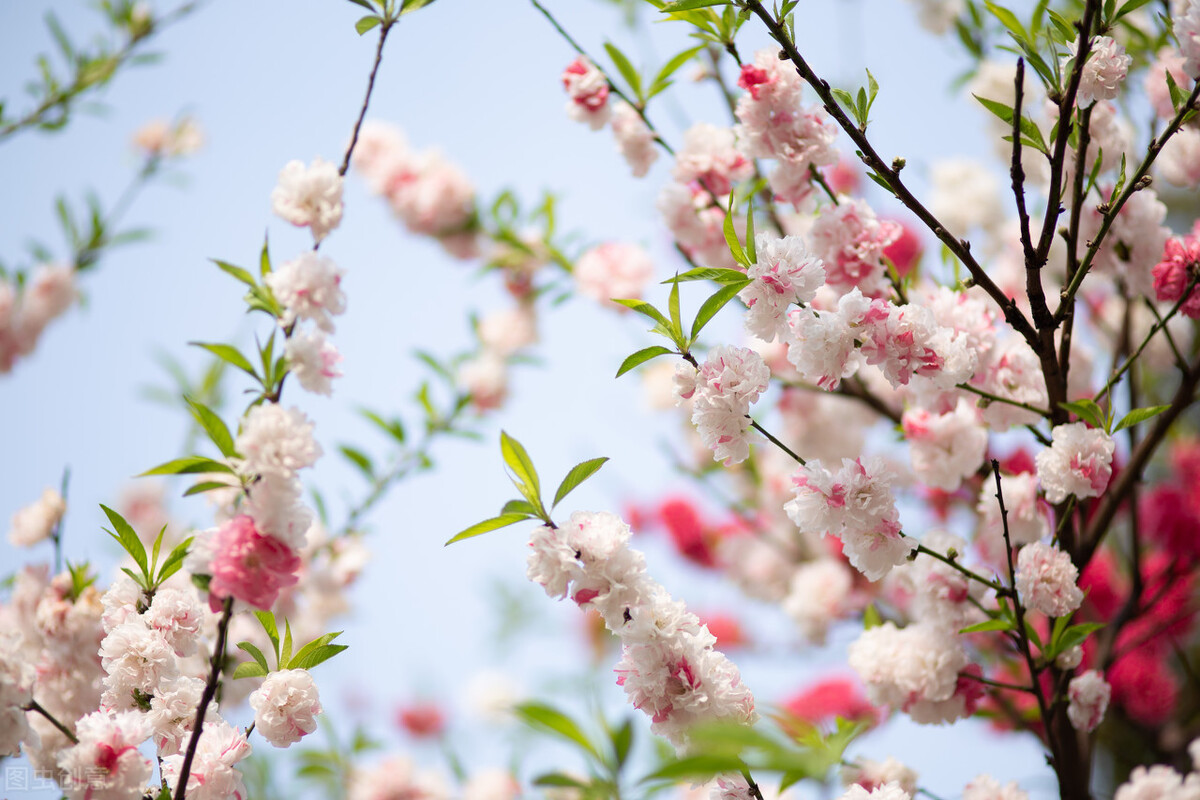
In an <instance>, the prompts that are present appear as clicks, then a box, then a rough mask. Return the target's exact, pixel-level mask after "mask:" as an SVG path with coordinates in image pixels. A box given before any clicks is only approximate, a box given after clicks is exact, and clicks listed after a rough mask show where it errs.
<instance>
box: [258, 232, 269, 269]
mask: <svg viewBox="0 0 1200 800" xmlns="http://www.w3.org/2000/svg"><path fill="white" fill-rule="evenodd" d="M270 244H271V240H270V238H269V237H268V236H267V235H266V234H263V246H262V250H260V251H259V252H258V271H259V274H261V275H262V277H264V278H265V277H267V276H268V275H270V274H271V248H270Z"/></svg>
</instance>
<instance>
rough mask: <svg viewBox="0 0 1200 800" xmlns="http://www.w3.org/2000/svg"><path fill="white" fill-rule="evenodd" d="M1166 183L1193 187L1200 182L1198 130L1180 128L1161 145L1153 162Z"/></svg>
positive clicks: (1199, 132) (1199, 140)
mask: <svg viewBox="0 0 1200 800" xmlns="http://www.w3.org/2000/svg"><path fill="white" fill-rule="evenodd" d="M1154 163H1155V165H1156V166H1157V167H1158V171H1159V174H1161V175H1162V176H1163V177H1164V178H1166V180H1167V182H1168V183H1171V184H1174V185H1175V186H1183V187H1186V188H1192V189H1194V188H1195V187H1196V185H1197V184H1200V131H1196V130H1195V129H1194V128H1182V129H1180V130H1179V131H1177V132H1176V133H1175V135H1174V136H1172V137H1171V138H1170V139H1168V140H1167V143H1166V144H1165V145H1163V149H1162V151H1161V152H1160V153H1159V154H1158V160H1157V161H1155V162H1154Z"/></svg>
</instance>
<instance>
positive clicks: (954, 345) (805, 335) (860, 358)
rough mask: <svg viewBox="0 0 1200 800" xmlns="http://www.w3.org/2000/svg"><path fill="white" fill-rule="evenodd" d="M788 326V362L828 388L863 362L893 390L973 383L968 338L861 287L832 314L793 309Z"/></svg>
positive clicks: (928, 314)
mask: <svg viewBox="0 0 1200 800" xmlns="http://www.w3.org/2000/svg"><path fill="white" fill-rule="evenodd" d="M826 265H827V266H828V262H826ZM788 326H789V328H790V330H791V338H790V340H789V342H788V360H789V361H791V362H792V364H793V365H795V367H796V370H797V371H798V372H799V373H800V375H801V377H803V378H805V379H807V380H809V381H811V382H813V383H815V384H817V385H818V386H820V387H822V388H825V389H831V390H832V389H836V388H837V387H838V385H839V384H840V383H841V380H842V379H843V378H846V377H849V376H851V375H853V374H855V373H856V372H857V371H858V370H859V368H860V367H861V366H862V365H863V364H864V363H865V364H870V365H873V366H878V367H879V368H880V369H881V370H882V372H883V375H884V377H885V378H886V379H887V381H888V383H890V384H891V385H892V386H893V387H894V388H898V387H900V386H905V385H907V384H908V383H909V382H910V381H912V380H913V379H914V377H916V378H921V379H926V380H927V381H928V386H929V387H930V388H932V389H936V390H946V389H950V388H953V387H954V386H956V385H957V384H959V383H963V382H965V381H967V380H969V379H970V378H971V376H972V375H973V374H974V371H975V367H976V364H977V363H978V355H977V353H976V351H975V350H974V349H972V348H971V346H970V337H969V336H965V335H960V334H958V333H957V332H956V331H955V330H953V329H951V328H946V327H943V326H941V325H939V324H938V323H937V320H936V319H935V318H934V316H933V312H932V311H931V310H930V309H928V308H926V307H925V306H920V305H915V304H911V303H910V304H906V305H902V306H898V305H896V304H894V303H891V302H889V301H886V300H870V299H868V298H867V297H865V296H864V295H863V294H862V293H861V292H860V291H859V289H857V288H854V289H851V290H850V291H849V292H847V293H846V294H845V295H843V296H842V297H841V299H839V300H838V304H837V308H836V309H834V310H827V311H818V310H816V309H813V308H811V307H803V308H796V309H792V310H791V311H790V312H789V315H788Z"/></svg>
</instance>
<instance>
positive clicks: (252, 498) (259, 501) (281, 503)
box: [241, 473, 313, 550]
mask: <svg viewBox="0 0 1200 800" xmlns="http://www.w3.org/2000/svg"><path fill="white" fill-rule="evenodd" d="M303 493H304V487H303V486H301V484H300V481H299V480H297V479H296V478H294V477H293V478H286V477H281V476H279V475H277V474H272V473H264V474H262V475H261V477H260V478H259V479H258V480H257V481H255V482H254V483H253V484H251V485H250V486H249V487H248V488H247V489H246V499H245V501H244V502H243V503H242V507H241V510H242V512H243V513H245V514H246V515H247V516H249V517H250V518H252V519H253V520H254V527H255V529H257V530H258V532H259V533H261V534H263V535H264V536H271V537H274V538H276V539H278V540H279V541H281V542H283V543H284V544H286V545H287V546H288V547H290V548H292V549H293V550H299V549H301V548H302V547H304V545H305V542H306V540H307V536H308V531H309V528H310V527H311V526H312V522H313V515H312V512H311V511H309V510H308V507H307V506H305V505H304V502H303V500H302V499H301V498H302V496H303Z"/></svg>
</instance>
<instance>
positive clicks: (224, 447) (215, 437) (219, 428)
mask: <svg viewBox="0 0 1200 800" xmlns="http://www.w3.org/2000/svg"><path fill="white" fill-rule="evenodd" d="M183 399H184V400H185V401H186V402H187V404H188V407H189V408H190V409H191V410H192V416H193V417H195V418H196V422H198V423H199V424H200V427H201V428H203V429H204V432H205V433H207V434H208V438H209V439H211V440H212V443H213V444H215V445H216V446H217V449H218V450H220V451H221V455H223V456H225V457H226V458H232V457H233V456H236V455H237V450H235V449H234V448H233V435H232V434H230V433H229V428H227V427H226V426H225V423H224V422H222V421H221V418H220V417H218V416H217V415H216V413H215V412H214V411H213V410H212V409H211V408H209V407H208V406H206V405H204V404H203V403H198V402H196V401H195V400H193V399H192V398H190V397H187V396H186V395H185V396H184V398H183Z"/></svg>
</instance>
